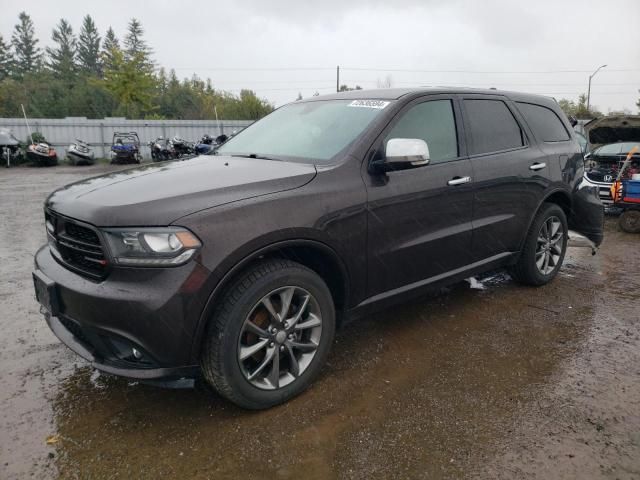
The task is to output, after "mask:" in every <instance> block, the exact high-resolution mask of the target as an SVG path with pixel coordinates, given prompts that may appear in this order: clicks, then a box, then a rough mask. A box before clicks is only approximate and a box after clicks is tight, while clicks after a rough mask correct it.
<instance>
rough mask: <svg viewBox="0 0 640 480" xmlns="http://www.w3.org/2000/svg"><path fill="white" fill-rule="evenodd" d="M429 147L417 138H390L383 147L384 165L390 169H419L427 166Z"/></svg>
mask: <svg viewBox="0 0 640 480" xmlns="http://www.w3.org/2000/svg"><path fill="white" fill-rule="evenodd" d="M429 159H430V156H429V146H428V145H427V142H425V141H424V140H422V139H419V138H392V139H390V140H388V141H387V145H386V147H385V163H386V164H388V165H389V167H390V169H392V170H394V169H401V168H412V167H421V166H423V165H428V164H429Z"/></svg>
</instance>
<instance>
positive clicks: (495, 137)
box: [464, 99, 525, 155]
mask: <svg viewBox="0 0 640 480" xmlns="http://www.w3.org/2000/svg"><path fill="white" fill-rule="evenodd" d="M464 109H465V114H466V117H467V122H468V124H469V128H470V130H471V132H470V133H471V140H472V141H471V148H470V151H471V152H470V153H471V155H480V154H483V153H491V152H500V151H503V150H510V149H513V148H519V147H522V146H524V145H525V141H524V133H523V132H522V130H521V129H520V125H518V122H517V121H516V119H515V118H514V116H513V114H512V113H511V111H510V110H509V108H508V107H507V105H506V104H505V103H504V102H503V101H502V100H476V99H468V100H465V101H464Z"/></svg>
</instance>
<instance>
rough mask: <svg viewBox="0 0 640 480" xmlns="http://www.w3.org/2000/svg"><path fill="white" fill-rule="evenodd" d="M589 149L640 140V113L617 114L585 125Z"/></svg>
mask: <svg viewBox="0 0 640 480" xmlns="http://www.w3.org/2000/svg"><path fill="white" fill-rule="evenodd" d="M584 131H585V136H586V137H587V140H588V141H589V149H590V150H593V149H595V148H598V147H600V146H602V145H607V144H609V143H618V142H640V115H616V116H611V117H602V118H596V119H595V120H591V121H590V122H589V123H586V124H585V125H584Z"/></svg>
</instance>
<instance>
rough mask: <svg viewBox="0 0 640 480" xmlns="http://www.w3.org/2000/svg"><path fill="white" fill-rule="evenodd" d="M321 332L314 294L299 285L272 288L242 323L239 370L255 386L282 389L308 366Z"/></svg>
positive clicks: (319, 313)
mask: <svg viewBox="0 0 640 480" xmlns="http://www.w3.org/2000/svg"><path fill="white" fill-rule="evenodd" d="M321 335H322V315H321V312H320V307H319V305H318V302H317V300H316V299H315V298H314V297H313V295H311V293H309V292H308V291H307V290H305V289H303V288H301V287H296V286H287V287H281V288H278V289H276V290H273V291H272V292H270V293H268V294H267V295H265V296H264V297H263V298H262V299H261V300H260V301H259V302H258V303H256V304H255V305H254V307H253V308H252V309H251V312H250V313H249V315H248V316H247V318H246V319H245V321H244V324H243V325H242V330H241V332H240V338H239V340H238V362H239V364H240V370H241V371H242V374H243V375H244V377H245V379H246V380H247V381H249V383H251V384H252V385H253V386H255V387H258V388H260V389H263V390H275V389H278V388H282V387H284V386H286V385H288V384H290V383H291V382H293V381H295V380H296V379H297V378H298V377H299V376H300V375H302V374H303V373H304V371H305V370H306V369H307V368H308V367H309V365H310V364H311V362H312V360H313V358H314V356H315V354H316V351H317V349H318V346H319V345H320V337H321Z"/></svg>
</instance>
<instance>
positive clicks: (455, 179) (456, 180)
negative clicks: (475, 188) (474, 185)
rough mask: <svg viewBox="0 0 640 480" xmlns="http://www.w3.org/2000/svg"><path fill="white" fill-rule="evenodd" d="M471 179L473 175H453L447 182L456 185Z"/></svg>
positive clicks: (451, 185)
mask: <svg viewBox="0 0 640 480" xmlns="http://www.w3.org/2000/svg"><path fill="white" fill-rule="evenodd" d="M470 181H471V177H453V178H452V179H451V180H449V181H448V182H447V185H449V186H450V187H454V186H456V185H462V184H463V183H469V182H470Z"/></svg>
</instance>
